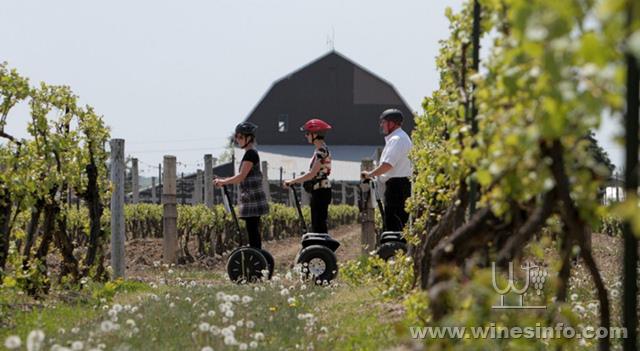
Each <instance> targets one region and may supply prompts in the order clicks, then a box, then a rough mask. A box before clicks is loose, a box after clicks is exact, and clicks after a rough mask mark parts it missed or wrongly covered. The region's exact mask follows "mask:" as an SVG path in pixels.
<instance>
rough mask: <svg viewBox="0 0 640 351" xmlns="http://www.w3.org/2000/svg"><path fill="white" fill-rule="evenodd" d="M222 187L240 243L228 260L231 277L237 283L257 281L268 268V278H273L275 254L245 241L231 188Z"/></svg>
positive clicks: (225, 202) (228, 270)
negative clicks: (234, 208) (234, 207)
mask: <svg viewBox="0 0 640 351" xmlns="http://www.w3.org/2000/svg"><path fill="white" fill-rule="evenodd" d="M222 189H223V191H224V198H223V200H224V205H225V208H226V209H227V211H229V212H231V217H233V221H234V222H235V225H236V230H237V234H238V240H239V243H240V247H238V248H237V249H235V250H233V251H232V252H231V254H230V255H229V259H228V260H227V274H228V275H229V279H231V281H233V282H236V283H243V282H255V281H258V280H261V279H262V278H263V275H262V271H264V270H265V269H266V270H268V272H269V276H268V278H269V279H271V276H272V274H273V266H274V261H273V256H271V254H270V253H269V252H268V251H266V250H260V249H256V248H253V247H250V246H248V244H245V243H244V240H243V237H244V236H243V235H242V230H241V229H240V222H238V216H236V212H235V211H234V210H233V206H231V204H232V202H231V197H230V196H229V190H228V189H227V187H226V186H223V187H222ZM247 242H248V240H247Z"/></svg>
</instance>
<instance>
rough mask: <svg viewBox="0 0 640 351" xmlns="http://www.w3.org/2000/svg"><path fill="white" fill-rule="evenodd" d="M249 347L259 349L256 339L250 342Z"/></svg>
mask: <svg viewBox="0 0 640 351" xmlns="http://www.w3.org/2000/svg"><path fill="white" fill-rule="evenodd" d="M249 348H251V349H257V348H258V342H256V341H252V342H250V343H249Z"/></svg>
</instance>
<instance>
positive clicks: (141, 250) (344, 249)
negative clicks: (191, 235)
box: [125, 224, 360, 280]
mask: <svg viewBox="0 0 640 351" xmlns="http://www.w3.org/2000/svg"><path fill="white" fill-rule="evenodd" d="M330 234H331V236H332V237H333V238H334V239H336V240H338V241H339V242H340V247H339V248H338V250H337V251H336V254H337V256H338V260H339V261H341V262H344V261H346V260H351V259H354V258H356V257H358V255H359V254H360V246H359V245H360V244H359V243H360V225H359V224H352V225H346V226H341V227H338V228H335V229H333V230H332V231H331V233H330ZM125 245H126V247H125V253H126V262H127V268H126V269H127V275H128V277H129V278H132V279H141V280H145V279H144V278H146V277H147V276H148V275H149V273H151V271H153V269H154V268H155V267H154V265H157V264H161V262H162V239H133V240H129V241H127V242H126V244H125ZM189 248H190V252H191V253H192V254H194V253H195V252H196V243H195V241H192V242H191V243H190V245H189ZM263 248H264V249H266V250H267V251H269V252H270V253H271V255H273V257H274V260H275V262H276V264H275V265H276V271H286V270H287V269H289V268H290V267H292V264H293V261H294V259H295V256H296V254H297V253H298V250H300V248H301V246H300V238H298V237H294V238H287V239H282V240H273V241H266V242H263ZM225 262H226V255H223V256H216V257H215V258H210V257H207V258H205V259H197V260H196V262H193V263H188V264H185V265H184V267H185V268H187V267H193V268H205V269H212V270H215V271H224V269H225V267H224V265H225Z"/></svg>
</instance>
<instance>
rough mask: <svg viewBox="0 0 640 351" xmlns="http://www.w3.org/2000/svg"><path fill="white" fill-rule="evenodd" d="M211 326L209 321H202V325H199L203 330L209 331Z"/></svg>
mask: <svg viewBox="0 0 640 351" xmlns="http://www.w3.org/2000/svg"><path fill="white" fill-rule="evenodd" d="M209 327H211V326H210V325H209V323H207V322H202V323H200V325H199V326H198V329H200V331H201V332H208V331H209Z"/></svg>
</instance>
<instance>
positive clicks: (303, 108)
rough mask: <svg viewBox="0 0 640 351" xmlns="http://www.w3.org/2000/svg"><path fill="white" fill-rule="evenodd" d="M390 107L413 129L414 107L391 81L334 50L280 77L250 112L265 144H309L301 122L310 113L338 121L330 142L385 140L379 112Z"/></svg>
mask: <svg viewBox="0 0 640 351" xmlns="http://www.w3.org/2000/svg"><path fill="white" fill-rule="evenodd" d="M387 108H398V109H400V110H402V111H403V112H404V114H405V122H404V124H403V128H404V129H405V130H406V131H407V132H410V131H411V130H413V127H414V121H413V114H412V113H411V110H410V109H409V106H407V104H406V103H405V102H404V100H403V99H402V97H400V95H399V94H398V93H397V91H396V90H395V88H394V87H393V86H392V85H391V84H389V83H388V82H387V81H385V80H383V79H382V78H380V77H378V76H376V75H375V74H373V73H371V72H369V71H368V70H366V69H365V68H363V67H361V66H359V65H357V64H356V63H354V62H353V61H351V60H349V59H348V58H346V57H344V56H343V55H341V54H339V53H337V52H335V51H332V52H330V53H328V54H327V55H324V56H322V57H320V58H319V59H317V60H315V61H313V62H311V63H310V64H308V65H306V66H304V67H302V68H301V69H299V70H297V71H295V72H293V73H291V74H289V75H287V76H286V77H284V78H282V79H280V80H278V81H276V82H275V83H274V84H273V86H272V87H271V89H269V91H268V92H267V93H266V94H265V95H264V97H263V98H262V100H261V101H260V102H259V103H258V105H257V106H256V107H255V108H254V110H253V111H252V112H251V114H250V115H249V117H247V120H248V121H251V122H253V123H255V124H257V125H258V126H259V127H260V128H259V129H258V143H259V144H262V145H292V144H306V142H305V141H304V138H303V137H302V136H301V134H300V132H299V127H300V126H301V125H302V124H304V122H305V121H307V120H308V119H310V118H321V119H324V120H325V121H327V122H328V123H330V124H331V125H332V126H333V131H332V132H331V133H330V135H329V136H328V137H327V142H328V143H329V144H330V145H331V144H334V145H383V144H384V138H383V137H382V135H381V134H380V131H379V128H378V117H379V116H380V113H381V112H382V111H384V110H385V109H387Z"/></svg>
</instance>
